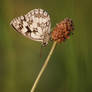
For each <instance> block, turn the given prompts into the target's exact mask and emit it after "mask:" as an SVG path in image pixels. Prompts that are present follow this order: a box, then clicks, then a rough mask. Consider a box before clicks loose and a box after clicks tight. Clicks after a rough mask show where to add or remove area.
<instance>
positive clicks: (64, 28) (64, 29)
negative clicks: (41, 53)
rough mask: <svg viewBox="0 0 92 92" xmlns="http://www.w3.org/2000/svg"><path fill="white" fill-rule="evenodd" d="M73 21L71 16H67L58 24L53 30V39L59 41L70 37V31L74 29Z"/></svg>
mask: <svg viewBox="0 0 92 92" xmlns="http://www.w3.org/2000/svg"><path fill="white" fill-rule="evenodd" d="M73 29H74V28H73V22H72V20H71V19H70V18H65V19H64V20H63V21H61V22H60V23H59V24H57V25H56V27H55V28H54V30H53V32H52V35H51V36H52V39H53V40H54V41H57V42H58V43H61V42H63V41H64V40H66V39H68V38H69V36H70V33H71V32H72V30H73Z"/></svg>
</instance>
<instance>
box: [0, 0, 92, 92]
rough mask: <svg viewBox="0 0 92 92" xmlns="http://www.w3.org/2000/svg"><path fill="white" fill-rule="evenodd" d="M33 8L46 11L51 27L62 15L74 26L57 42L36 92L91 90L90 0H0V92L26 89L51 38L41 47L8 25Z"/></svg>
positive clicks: (87, 91) (91, 2)
mask: <svg viewBox="0 0 92 92" xmlns="http://www.w3.org/2000/svg"><path fill="white" fill-rule="evenodd" d="M34 8H42V9H45V10H47V11H48V12H49V14H50V16H51V22H52V27H54V26H55V25H56V24H57V23H58V22H60V21H61V20H63V19H64V18H65V17H70V18H72V20H73V22H74V25H75V30H74V35H73V36H71V38H70V39H69V40H67V41H66V42H65V43H63V44H58V45H57V47H56V49H55V51H54V53H53V55H52V57H51V59H50V62H49V64H48V67H47V68H46V70H45V72H44V74H43V76H42V77H41V80H40V82H39V84H38V86H37V88H36V90H35V92H92V0H0V92H29V90H30V89H31V87H32V84H33V83H34V81H35V79H36V76H37V74H38V73H39V71H40V69H41V66H42V65H43V63H44V60H45V58H46V56H47V55H48V53H49V50H50V48H51V45H52V42H50V43H49V45H48V46H47V47H44V48H43V51H42V58H40V46H41V45H40V43H38V42H35V41H32V40H29V39H27V38H25V37H24V36H22V35H20V34H18V33H17V32H15V31H14V30H13V29H12V27H11V26H10V21H11V20H12V19H13V18H14V17H18V16H20V15H23V14H26V13H27V12H29V11H30V10H32V9H34Z"/></svg>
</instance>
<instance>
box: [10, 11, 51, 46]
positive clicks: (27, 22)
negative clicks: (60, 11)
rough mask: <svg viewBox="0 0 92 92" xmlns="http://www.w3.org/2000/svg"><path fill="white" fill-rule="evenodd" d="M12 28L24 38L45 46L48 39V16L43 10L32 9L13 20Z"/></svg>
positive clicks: (49, 23)
mask: <svg viewBox="0 0 92 92" xmlns="http://www.w3.org/2000/svg"><path fill="white" fill-rule="evenodd" d="M10 24H11V25H12V27H13V28H14V29H15V30H16V31H17V32H19V33H21V34H22V35H24V36H25V37H28V38H30V39H32V40H35V41H40V42H42V45H43V46H45V45H47V44H48V41H49V38H50V27H51V21H50V16H49V15H48V13H47V12H46V11H44V10H43V9H33V10H31V11H30V12H28V13H27V14H26V15H24V16H20V17H18V18H14V19H13V20H12V21H11V23H10Z"/></svg>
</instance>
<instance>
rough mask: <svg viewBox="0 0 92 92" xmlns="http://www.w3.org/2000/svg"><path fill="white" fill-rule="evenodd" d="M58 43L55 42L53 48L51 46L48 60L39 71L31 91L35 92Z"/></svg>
mask: <svg viewBox="0 0 92 92" xmlns="http://www.w3.org/2000/svg"><path fill="white" fill-rule="evenodd" d="M56 44H57V42H54V43H53V45H52V48H51V50H50V52H49V54H48V56H47V58H46V60H45V62H44V64H43V66H42V68H41V70H40V72H39V74H38V76H37V78H36V80H35V82H34V84H33V86H32V89H31V90H30V92H34V91H35V88H36V86H37V84H38V82H39V80H40V78H41V76H42V74H43V72H44V70H45V69H46V67H47V65H48V62H49V59H50V57H51V55H52V53H53V51H54V49H55V47H56Z"/></svg>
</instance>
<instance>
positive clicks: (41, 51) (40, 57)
mask: <svg viewBox="0 0 92 92" xmlns="http://www.w3.org/2000/svg"><path fill="white" fill-rule="evenodd" d="M42 47H43V46H42V45H41V48H40V58H41V57H42Z"/></svg>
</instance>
